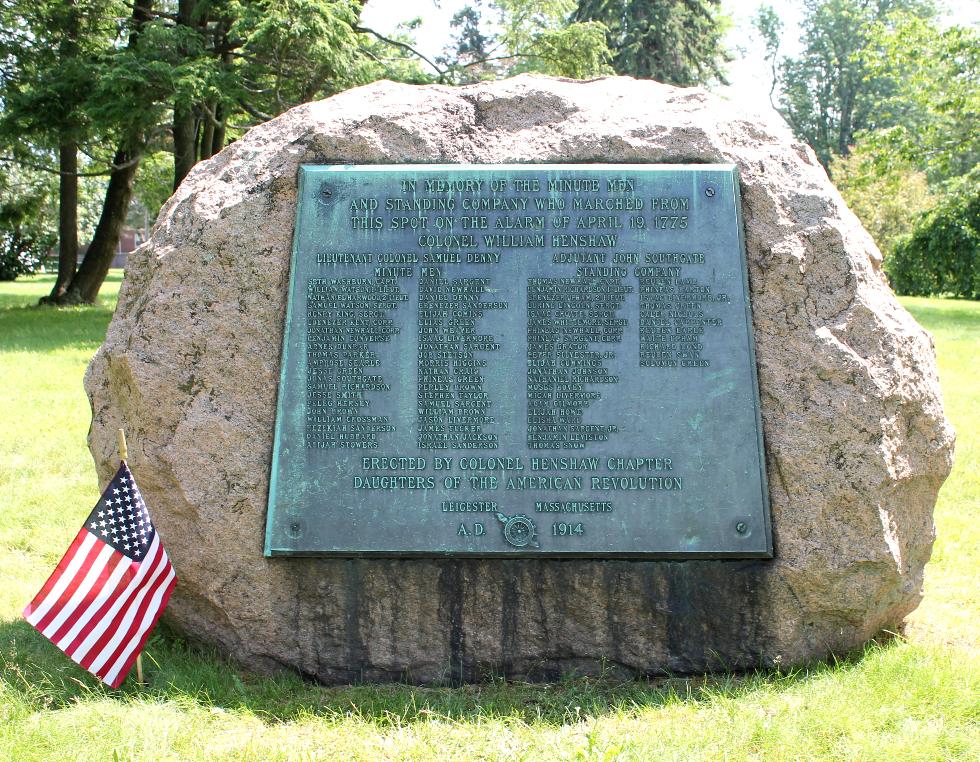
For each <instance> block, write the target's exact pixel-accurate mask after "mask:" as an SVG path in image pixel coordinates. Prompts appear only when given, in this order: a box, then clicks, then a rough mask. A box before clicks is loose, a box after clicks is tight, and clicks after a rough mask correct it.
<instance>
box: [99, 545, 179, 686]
mask: <svg viewBox="0 0 980 762" xmlns="http://www.w3.org/2000/svg"><path fill="white" fill-rule="evenodd" d="M171 569H173V567H172V566H171V565H170V561H169V560H168V561H167V562H166V563H165V564H164V566H163V567H162V571H161V572H160V575H159V576H158V577H156V579H154V580H153V581H152V582H151V583H149V584H148V585H147V586H146V587H145V589H146V594H145V595H144V596H143V600H141V601H140V602H139V607H138V608H137V609H136V616H134V617H133V621H132V622H130V624H129V627H128V628H127V629H126V633H125V635H123V638H122V640H120V641H119V645H117V646H116V647H115V648H114V649H113V651H112V653H111V654H110V656H109V658H108V659H106V661H105V663H104V664H103V665H102V666H101V667H100V668H99V671H98V672H97V673H95V674H97V675H98V676H99V677H103V676H104V675H107V674H108V673H109V672H110V671H111V670H112V665H113V664H115V663H116V660H117V659H118V658H119V657H120V656H122V654H123V652H124V651H125V650H126V649H127V648H128V647H129V645H130V644H131V643H132V642H133V641H134V640H135V639H136V638H137V636H138V635H139V630H140V625H142V624H143V619H144V618H145V617H146V612H147V611H148V610H149V608H150V604H151V602H152V601H153V594H154V593H156V591H157V590H159V589H160V588H161V587H162V586H163V584H164V580H166V579H167V575H168V574H169V573H170V570H171ZM159 615H160V612H159V611H156V612H155V613H154V614H153V615H152V616H153V617H154V621H156V617H158V616H159ZM112 687H113V688H115V687H116V686H112Z"/></svg>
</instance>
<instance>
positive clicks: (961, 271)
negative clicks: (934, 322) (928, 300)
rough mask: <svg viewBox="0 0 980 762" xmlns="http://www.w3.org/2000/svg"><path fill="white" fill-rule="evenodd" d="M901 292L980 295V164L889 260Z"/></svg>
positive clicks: (889, 271) (888, 269)
mask: <svg viewBox="0 0 980 762" xmlns="http://www.w3.org/2000/svg"><path fill="white" fill-rule="evenodd" d="M885 271H886V272H887V274H888V278H889V280H890V281H891V283H892V287H893V288H894V289H895V291H897V292H898V293H900V294H910V295H915V296H923V295H925V296H928V295H932V294H951V295H954V296H959V297H963V298H966V299H980V168H978V169H974V170H973V172H971V173H969V174H967V175H965V176H964V177H963V178H962V179H961V180H960V181H958V182H957V183H955V184H954V186H953V187H951V188H950V190H949V192H948V193H947V194H946V195H945V196H944V197H943V199H942V200H941V201H940V202H939V203H937V204H936V206H935V207H934V208H933V209H932V210H931V211H929V212H928V213H926V214H925V215H923V216H922V217H921V218H920V219H919V221H918V222H917V224H916V226H915V229H914V230H913V231H912V233H911V234H910V235H909V236H907V237H905V238H903V239H902V240H900V241H899V242H898V243H897V244H896V246H895V248H894V251H893V252H892V255H891V256H890V257H888V258H887V259H886V260H885Z"/></svg>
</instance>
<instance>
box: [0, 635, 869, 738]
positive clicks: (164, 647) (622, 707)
mask: <svg viewBox="0 0 980 762" xmlns="http://www.w3.org/2000/svg"><path fill="white" fill-rule="evenodd" d="M881 647H882V646H881V645H880V644H877V643H871V644H869V645H867V646H866V647H865V648H864V649H863V650H861V651H858V652H855V653H853V654H849V655H848V656H847V657H845V658H844V659H843V660H838V661H836V662H835V663H834V664H833V665H831V664H826V663H816V664H813V665H811V666H809V667H807V668H804V669H798V670H793V671H791V672H780V671H775V670H772V671H759V672H753V673H745V674H715V675H709V676H696V677H669V678H668V677H664V678H656V679H653V678H637V679H634V680H613V679H603V678H584V677H583V678H574V679H568V680H562V681H560V682H557V683H514V682H506V681H504V680H497V681H492V682H488V683H482V684H477V685H465V686H462V687H458V688H450V687H419V686H414V685H405V684H387V685H353V686H340V687H328V686H321V685H317V684H315V683H311V682H309V681H305V680H303V679H302V678H300V677H299V676H297V675H294V674H291V673H286V672H284V673H280V674H278V675H273V676H264V675H254V674H250V673H248V672H245V671H242V670H241V669H240V668H239V667H238V666H237V665H235V664H232V663H230V662H228V661H226V660H225V659H223V658H221V657H220V656H218V655H216V654H214V653H209V652H208V651H206V650H204V649H201V648H197V647H193V646H189V645H188V644H186V643H185V642H184V641H183V640H181V639H180V638H179V637H178V636H176V635H174V634H173V633H172V632H169V631H168V630H167V629H166V628H160V630H159V631H158V634H155V635H154V636H153V637H152V638H151V640H150V641H149V643H148V645H147V648H146V651H145V654H146V655H145V656H144V668H145V673H146V681H147V685H145V686H140V685H139V684H138V683H137V682H136V680H135V670H134V672H133V673H132V674H131V675H130V677H129V678H128V679H127V680H126V682H125V684H124V685H123V687H122V688H121V689H119V690H116V691H113V690H111V689H109V688H107V687H105V686H104V685H102V684H101V683H100V682H99V681H98V680H97V679H96V678H94V677H92V676H91V675H89V674H88V673H87V672H85V671H84V670H82V669H81V668H80V667H78V666H76V665H75V664H74V663H73V662H71V661H70V660H69V659H67V658H66V657H65V656H64V655H63V654H62V653H61V652H60V651H58V650H57V649H56V648H55V647H54V646H53V645H52V644H50V643H49V642H48V641H47V640H46V639H44V638H43V637H42V636H41V635H39V634H38V633H37V632H35V631H34V630H33V629H32V628H31V627H30V626H29V625H28V624H27V623H26V622H24V621H16V622H3V623H0V678H2V680H3V681H4V682H6V683H7V685H8V686H9V688H10V690H12V691H14V692H16V693H17V694H18V695H20V696H21V697H22V699H23V700H24V701H25V702H27V703H29V704H30V705H31V706H32V707H33V708H35V709H36V710H41V709H59V708H63V707H66V706H69V705H71V704H74V703H75V702H78V701H84V700H92V699H97V700H109V701H119V702H126V701H131V700H140V701H146V700H150V701H159V702H176V703H179V704H181V705H184V706H187V705H190V706H196V707H199V708H201V709H203V710H206V711H210V710H213V709H220V710H224V711H230V712H247V713H249V714H252V715H255V716H257V717H259V718H261V719H262V720H263V721H265V722H268V723H281V722H289V721H293V720H297V719H300V718H304V717H309V716H315V717H321V718H323V719H326V720H331V719H336V720H342V719H345V718H355V719H359V720H362V721H364V722H370V723H372V724H375V725H378V726H379V727H393V726H401V725H405V724H409V723H418V722H428V721H431V720H433V719H442V720H449V721H459V720H461V721H470V720H480V719H483V720H492V719H500V718H509V719H516V720H521V721H524V722H527V723H532V722H534V723H545V724H549V725H555V726H560V725H565V724H573V723H577V722H580V721H581V720H582V718H584V717H599V716H602V715H606V714H612V713H617V712H631V711H639V710H642V709H645V708H655V707H659V706H664V705H667V704H675V703H700V702H707V701H711V700H715V699H717V698H719V697H724V698H736V697H740V696H745V695H748V694H751V693H753V692H755V691H759V690H769V689H771V688H772V687H773V686H778V687H779V688H780V689H785V688H788V687H792V686H793V685H797V684H801V683H805V682H806V681H809V680H813V679H816V678H818V677H820V676H821V675H824V674H826V673H827V672H828V671H830V670H835V671H841V670H849V669H852V668H854V667H856V666H858V665H859V664H860V662H861V661H862V659H863V658H864V657H865V656H866V655H868V654H870V653H872V652H874V651H876V650H879V649H880V648H881Z"/></svg>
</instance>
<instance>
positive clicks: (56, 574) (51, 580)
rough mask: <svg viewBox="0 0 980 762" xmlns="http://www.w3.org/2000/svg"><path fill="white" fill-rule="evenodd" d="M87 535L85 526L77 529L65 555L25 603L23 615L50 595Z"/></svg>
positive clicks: (28, 613)
mask: <svg viewBox="0 0 980 762" xmlns="http://www.w3.org/2000/svg"><path fill="white" fill-rule="evenodd" d="M87 535H88V530H87V529H86V528H85V527H82V528H81V529H80V530H78V534H76V535H75V539H74V540H72V541H71V545H69V546H68V550H66V551H65V555H64V556H63V557H62V559H61V560H60V561H59V562H58V565H57V566H56V567H54V571H53V572H51V576H50V577H48V581H47V582H45V583H44V587H42V588H41V590H40V592H39V593H38V594H37V595H35V596H34V600H32V601H31V602H30V603H28V604H27V608H26V609H24V616H30V615H31V612H32V611H34V609H36V608H37V607H38V606H40V605H41V603H43V602H44V599H45V598H47V597H48V595H50V593H51V590H52V588H54V586H55V585H57V584H58V579H59V578H60V577H61V575H62V574H64V573H65V570H66V569H67V568H68V565H69V564H70V563H71V560H72V558H73V557H74V555H75V554H76V553H77V552H78V548H79V547H80V546H81V544H82V543H83V542H84V541H85V537H86V536H87Z"/></svg>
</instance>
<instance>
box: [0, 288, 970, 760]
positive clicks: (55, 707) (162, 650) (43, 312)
mask: <svg viewBox="0 0 980 762" xmlns="http://www.w3.org/2000/svg"><path fill="white" fill-rule="evenodd" d="M51 280H52V278H51V276H40V277H36V278H32V279H25V280H23V281H18V282H16V283H12V284H10V283H4V284H0V379H2V381H3V383H2V385H0V395H2V398H0V403H2V408H0V409H2V410H3V411H4V413H3V416H2V417H0V495H2V500H3V503H2V506H3V507H2V511H0V581H2V584H0V760H6V759H10V760H18V761H19V760H69V759H71V760H112V759H133V760H176V759H202V760H203V759H207V760H225V759H227V760H241V759H246V760H275V759H335V760H345V759H370V760H374V759H425V760H428V759H447V760H448V759H507V760H510V759H542V760H550V759H568V760H578V759H589V760H591V759H596V760H610V759H637V760H650V759H658V760H659V759H691V760H699V759H725V760H729V759H731V760H742V759H745V760H756V759H758V760H770V759H777V760H781V759H787V760H789V759H812V758H825V759H834V760H838V759H840V760H886V759H887V760H920V759H935V760H946V759H970V760H975V759H978V758H980V728H978V721H980V656H978V654H980V650H978V643H980V601H978V590H980V584H978V579H977V575H978V569H980V555H978V547H980V445H978V442H980V436H978V435H977V433H976V432H977V431H978V430H980V383H978V381H977V376H978V371H980V362H978V358H980V303H977V302H961V301H947V300H940V299H904V300H903V303H904V304H905V305H906V306H907V307H908V308H909V310H911V311H912V313H913V314H914V315H915V317H916V318H917V319H918V320H919V321H920V322H921V323H922V324H923V325H924V326H925V327H926V328H928V329H929V330H930V331H931V332H932V333H933V335H934V336H935V338H936V345H937V348H938V351H939V365H940V374H941V378H942V384H943V390H944V393H945V397H946V406H947V412H948V415H949V416H950V418H951V419H952V420H953V423H954V425H955V426H956V428H957V431H958V435H959V440H958V443H957V452H956V466H955V469H954V472H953V475H952V476H951V477H950V479H949V481H948V482H947V484H946V486H945V487H944V488H943V491H942V493H941V495H940V499H939V505H938V507H937V509H936V522H937V525H938V531H939V537H938V540H937V543H936V549H935V552H934V554H933V560H932V562H931V563H930V564H929V566H928V567H927V572H926V597H925V600H924V601H923V603H922V605H921V606H920V608H919V609H918V610H917V611H916V612H915V614H914V615H913V616H912V618H911V620H910V623H909V626H908V628H907V632H906V636H905V637H904V638H897V639H894V640H891V641H889V642H887V643H884V644H881V645H878V644H872V645H869V646H868V647H867V648H866V649H865V650H864V651H863V652H862V653H858V654H851V655H848V656H846V657H842V660H841V661H839V662H837V663H834V664H831V665H826V664H818V665H814V666H812V667H810V668H808V669H802V670H796V671H793V672H790V673H785V672H784V673H777V672H770V673H760V674H754V675H734V676H725V675H721V676H712V677H709V678H690V679H682V678H676V679H670V680H662V681H657V682H648V681H633V682H626V683H619V682H613V681H602V680H572V681H567V682H562V683H558V684H548V685H524V684H513V683H503V682H501V683H492V684H488V685H482V686H468V687H464V688H458V689H452V688H415V687H409V686H404V685H394V686H382V687H369V686H357V687H350V688H322V687H319V686H316V685H311V684H309V683H305V682H303V681H301V680H300V679H299V678H297V677H295V676H292V675H281V676H278V677H275V678H268V677H258V676H255V675H251V674H249V673H247V672H244V671H242V670H241V669H240V668H238V667H236V666H234V665H231V664H228V663H227V662H225V661H223V660H221V659H220V658H218V657H216V656H214V655H213V654H209V653H207V652H203V651H201V650H199V649H195V648H191V647H188V646H187V645H186V644H184V643H183V642H182V641H181V640H180V639H179V638H177V637H176V636H174V635H172V634H169V633H167V632H160V633H158V634H156V635H154V637H153V638H152V640H151V642H150V644H149V646H148V648H147V658H146V665H147V672H148V679H149V685H148V686H146V687H139V686H137V685H135V683H134V681H132V680H130V681H127V683H126V685H125V687H124V688H123V689H122V690H121V691H110V690H108V689H105V688H103V687H102V686H101V684H99V683H98V681H97V680H95V679H94V678H92V677H90V676H89V675H88V674H87V673H85V672H83V671H82V670H81V669H78V668H76V667H75V665H74V664H72V663H71V662H70V661H69V660H68V659H67V658H66V657H64V656H63V655H62V654H61V653H60V652H58V651H57V650H56V649H55V648H54V646H52V645H51V644H49V643H48V642H47V641H46V640H44V639H43V638H42V637H41V636H40V635H38V634H37V633H35V632H34V631H33V630H32V629H31V628H30V627H29V626H28V625H27V624H26V623H25V622H24V621H23V620H22V619H21V618H20V611H21V609H22V608H23V606H24V604H25V603H26V602H27V601H28V600H30V599H31V597H33V595H34V593H35V592H37V589H38V588H39V587H40V585H41V583H42V582H43V581H44V579H45V578H46V577H47V575H48V574H49V573H50V571H51V570H52V568H53V567H54V565H55V563H57V561H58V559H59V558H60V556H61V554H62V553H63V552H64V550H65V548H66V547H67V546H68V543H69V541H70V539H71V537H72V536H73V535H74V533H75V532H76V531H77V530H78V527H79V526H80V523H81V521H82V519H83V518H84V517H85V515H86V514H87V512H88V510H89V508H90V506H91V505H92V504H93V503H94V501H95V499H96V498H97V497H98V485H97V483H96V478H95V472H94V469H93V467H92V462H91V458H90V456H89V454H88V451H87V449H86V446H85V434H86V431H87V429H88V424H89V408H88V403H87V401H86V399H85V395H84V392H83V390H82V374H83V372H84V370H85V365H86V363H87V362H88V359H89V358H90V357H91V355H92V353H93V352H94V351H95V349H96V348H97V347H98V345H99V343H100V342H101V340H102V336H103V334H104V333H105V328H106V325H107V323H108V320H109V317H110V315H111V312H112V308H113V306H114V304H115V295H116V292H117V290H118V287H119V281H120V277H119V274H118V273H114V274H113V275H112V276H110V280H109V282H108V283H107V285H106V287H105V288H104V289H103V303H102V304H100V305H99V306H97V307H77V308H71V309H53V308H35V307H33V306H32V305H34V304H35V303H36V302H37V299H38V298H39V297H40V296H41V295H42V294H44V293H45V292H47V291H48V290H49V289H50V287H51Z"/></svg>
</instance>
